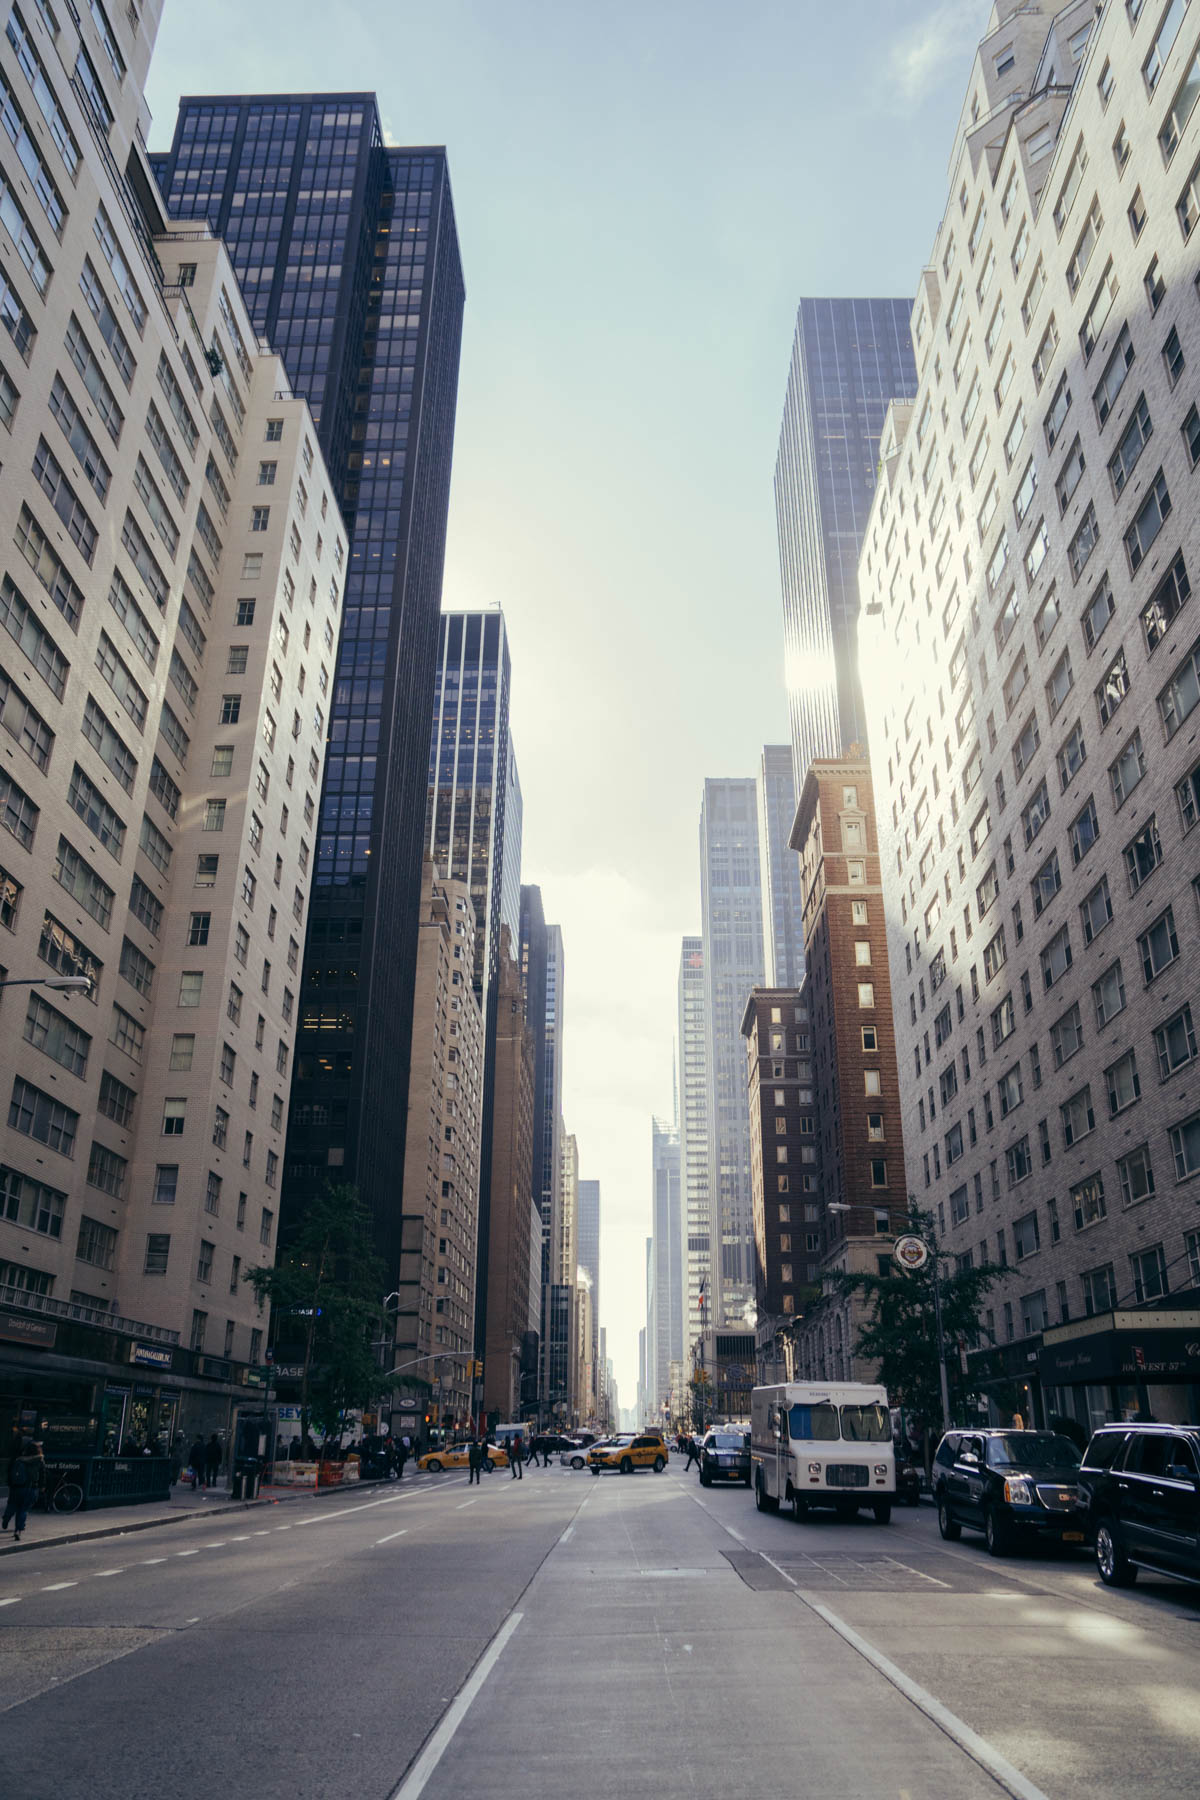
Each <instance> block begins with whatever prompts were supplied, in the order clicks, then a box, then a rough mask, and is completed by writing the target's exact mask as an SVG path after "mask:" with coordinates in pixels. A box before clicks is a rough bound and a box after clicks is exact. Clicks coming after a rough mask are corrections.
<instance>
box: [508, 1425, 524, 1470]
mask: <svg viewBox="0 0 1200 1800" xmlns="http://www.w3.org/2000/svg"><path fill="white" fill-rule="evenodd" d="M508 1461H509V1470H508V1472H509V1475H510V1476H511V1477H512V1479H513V1480H514V1481H524V1479H525V1440H524V1438H523V1437H522V1436H521V1434H520V1432H519V1431H518V1433H517V1435H516V1437H515V1438H514V1439H513V1441H512V1443H511V1444H510V1445H509V1446H508Z"/></svg>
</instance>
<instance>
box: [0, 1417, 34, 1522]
mask: <svg viewBox="0 0 1200 1800" xmlns="http://www.w3.org/2000/svg"><path fill="white" fill-rule="evenodd" d="M44 1472H45V1464H44V1463H43V1462H42V1459H41V1456H40V1454H39V1453H38V1452H37V1451H35V1449H34V1446H33V1444H32V1442H31V1440H30V1439H29V1438H23V1439H22V1440H21V1448H20V1450H18V1451H17V1453H16V1454H15V1455H14V1456H10V1457H9V1459H8V1499H7V1501H6V1502H5V1506H4V1522H3V1524H2V1525H0V1530H3V1531H7V1530H8V1526H9V1521H10V1520H12V1521H14V1530H13V1543H14V1544H19V1543H20V1541H21V1533H22V1532H23V1531H24V1529H25V1520H26V1517H27V1516H28V1513H29V1508H30V1507H31V1506H32V1505H33V1502H34V1499H35V1498H36V1496H37V1492H38V1489H39V1487H40V1486H41V1479H40V1477H41V1475H43V1474H44Z"/></svg>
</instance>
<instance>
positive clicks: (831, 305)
mask: <svg viewBox="0 0 1200 1800" xmlns="http://www.w3.org/2000/svg"><path fill="white" fill-rule="evenodd" d="M911 314H912V301H911V300H801V302H800V307H799V311H798V312H797V315H796V334H795V338H794V340H793V343H792V361H791V368H790V370H789V372H788V384H787V397H786V399H785V401H784V407H783V423H782V426H781V427H780V432H779V453H778V456H777V458H776V463H775V517H776V526H777V530H778V534H779V574H780V583H781V587H782V594H783V632H784V652H785V663H784V669H785V676H786V680H787V689H788V705H789V709H790V713H791V729H792V759H793V762H794V764H795V775H796V792H797V794H799V793H800V792H801V791H802V790H803V787H804V777H805V775H806V774H807V772H808V765H809V763H810V762H811V761H812V760H813V758H814V757H815V756H837V755H839V754H840V753H841V751H842V750H843V749H844V748H845V747H846V746H847V745H849V744H852V743H855V742H858V743H862V744H864V745H865V743H866V741H867V728H866V719H865V716H864V712H863V698H862V688H861V686H860V684H859V679H858V552H859V548H860V546H861V543H862V535H863V531H864V530H865V528H866V522H867V515H868V513H869V511H870V508H871V500H872V497H873V496H874V493H875V475H876V468H877V465H878V462H879V436H880V432H881V430H882V428H883V420H884V415H885V413H886V412H887V409H888V406H889V404H890V402H891V401H892V400H895V399H899V398H903V397H905V396H908V395H911V394H914V393H915V392H916V387H917V376H916V367H915V364H914V362H913V350H912V334H911V331H910V329H909V320H910V316H911Z"/></svg>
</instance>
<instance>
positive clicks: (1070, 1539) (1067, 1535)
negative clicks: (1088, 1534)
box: [1062, 1531, 1083, 1544]
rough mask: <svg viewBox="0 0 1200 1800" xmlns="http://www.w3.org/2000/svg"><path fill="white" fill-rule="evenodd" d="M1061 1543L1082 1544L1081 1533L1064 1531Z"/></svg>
mask: <svg viewBox="0 0 1200 1800" xmlns="http://www.w3.org/2000/svg"><path fill="white" fill-rule="evenodd" d="M1062 1541H1063V1543H1064V1544H1082V1542H1083V1533H1082V1531H1064V1532H1063V1534H1062Z"/></svg>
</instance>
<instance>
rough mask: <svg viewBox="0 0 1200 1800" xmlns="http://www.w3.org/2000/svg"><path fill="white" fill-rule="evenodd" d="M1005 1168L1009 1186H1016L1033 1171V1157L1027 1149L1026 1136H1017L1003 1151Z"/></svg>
mask: <svg viewBox="0 0 1200 1800" xmlns="http://www.w3.org/2000/svg"><path fill="white" fill-rule="evenodd" d="M1004 1163H1005V1169H1006V1171H1007V1174H1008V1185H1009V1187H1010V1188H1012V1187H1017V1186H1019V1184H1020V1183H1021V1182H1022V1181H1025V1180H1027V1179H1028V1177H1029V1176H1030V1175H1032V1173H1033V1157H1032V1156H1031V1154H1030V1150H1029V1139H1028V1137H1023V1138H1019V1139H1018V1140H1017V1142H1016V1143H1015V1144H1011V1145H1010V1146H1009V1148H1008V1149H1007V1150H1006V1151H1005V1153H1004Z"/></svg>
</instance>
